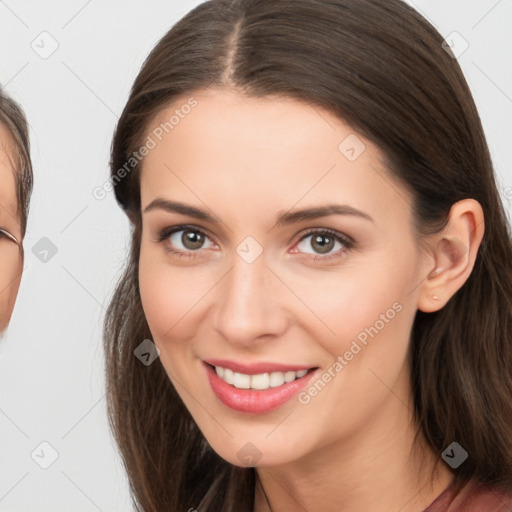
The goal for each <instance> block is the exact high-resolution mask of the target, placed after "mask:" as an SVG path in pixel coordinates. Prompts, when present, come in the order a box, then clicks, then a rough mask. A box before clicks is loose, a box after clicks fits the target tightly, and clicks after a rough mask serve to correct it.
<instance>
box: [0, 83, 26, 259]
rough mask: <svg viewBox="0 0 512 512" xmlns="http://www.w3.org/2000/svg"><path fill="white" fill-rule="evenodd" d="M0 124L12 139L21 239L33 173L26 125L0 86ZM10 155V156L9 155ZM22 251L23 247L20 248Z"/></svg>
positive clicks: (12, 101)
mask: <svg viewBox="0 0 512 512" xmlns="http://www.w3.org/2000/svg"><path fill="white" fill-rule="evenodd" d="M0 123H1V124H2V125H3V126H4V127H5V128H6V129H7V131H8V132H9V133H10V135H11V138H12V148H10V154H9V157H10V158H11V159H12V160H13V162H12V164H13V172H14V183H15V185H16V207H17V210H18V217H19V221H20V226H21V237H22V238H23V237H24V236H25V232H26V229H27V219H28V212H29V205H30V196H31V195H32V186H33V179H34V178H33V173H32V160H31V158H30V140H29V133H28V123H27V119H26V117H25V114H24V113H23V110H22V109H21V107H20V106H19V105H18V104H17V103H16V102H15V101H14V100H13V99H12V98H10V97H9V96H8V95H7V94H6V93H5V91H4V90H3V88H2V87H1V86H0ZM11 153H12V154H11ZM21 249H22V250H23V247H22V246H21Z"/></svg>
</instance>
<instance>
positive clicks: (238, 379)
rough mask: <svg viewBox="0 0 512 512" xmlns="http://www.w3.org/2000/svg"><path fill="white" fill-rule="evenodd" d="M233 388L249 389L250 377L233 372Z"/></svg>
mask: <svg viewBox="0 0 512 512" xmlns="http://www.w3.org/2000/svg"><path fill="white" fill-rule="evenodd" d="M233 386H235V388H239V389H250V388H251V376H250V375H245V373H237V372H235V376H234V379H233Z"/></svg>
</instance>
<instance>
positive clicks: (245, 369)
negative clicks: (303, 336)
mask: <svg viewBox="0 0 512 512" xmlns="http://www.w3.org/2000/svg"><path fill="white" fill-rule="evenodd" d="M204 362H205V363H207V364H209V365H212V366H221V367H222V368H229V369H230V370H233V371H234V372H237V373H244V374H246V375H258V374H260V373H272V372H283V373H284V372H289V371H294V372H298V371H299V370H309V369H311V368H316V366H310V365H304V364H283V363H271V362H265V361H261V362H257V363H241V362H237V361H229V360H227V359H204Z"/></svg>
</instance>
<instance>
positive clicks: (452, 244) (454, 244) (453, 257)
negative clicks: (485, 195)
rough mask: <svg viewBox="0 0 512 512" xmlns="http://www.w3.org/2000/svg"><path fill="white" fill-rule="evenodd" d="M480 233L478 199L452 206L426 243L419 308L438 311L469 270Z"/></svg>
mask: <svg viewBox="0 0 512 512" xmlns="http://www.w3.org/2000/svg"><path fill="white" fill-rule="evenodd" d="M484 232H485V222H484V214H483V210H482V207H481V205H480V203H479V202H478V201H475V200H474V199H463V200H461V201H458V202H457V203H455V204H453V205H452V207H451V209H450V213H449V218H448V222H447V224H446V226H445V228H444V229H443V231H442V232H441V233H438V234H436V235H434V236H433V237H432V239H431V240H430V241H429V242H428V246H429V249H430V253H431V256H432V257H431V258H428V263H427V266H426V272H425V274H426V275H427V277H426V278H425V280H424V281H423V282H422V284H421V286H420V291H419V295H418V309H419V310H421V311H423V312H425V313H431V312H433V311H438V310H439V309H441V308H443V307H444V306H445V304H446V303H447V302H448V301H449V300H450V298H451V297H452V296H453V295H454V294H455V293H456V292H457V291H458V290H459V289H460V288H461V287H462V285H463V284H464V283H465V282H466V280H467V279H468V277H469V276H470V274H471V271H472V270H473V267H474V265H475V260H476V257H477V254H478V248H479V247H480V243H481V242H482V239H483V236H484Z"/></svg>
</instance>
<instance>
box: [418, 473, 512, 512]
mask: <svg viewBox="0 0 512 512" xmlns="http://www.w3.org/2000/svg"><path fill="white" fill-rule="evenodd" d="M423 512H512V494H510V493H508V492H507V491H505V490H504V489H501V488H500V487H496V486H492V485H484V484H481V483H479V482H477V481H475V480H471V481H470V482H468V483H467V484H466V485H464V487H462V489H461V490H460V491H459V493H458V494H457V495H455V489H454V487H453V482H452V483H451V484H450V485H449V486H448V487H447V488H446V489H445V490H444V491H443V492H442V493H441V494H440V495H439V496H438V497H437V498H436V499H435V500H434V501H433V502H432V503H431V504H430V505H429V506H428V507H427V508H426V509H425V510H424V511H423Z"/></svg>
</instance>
